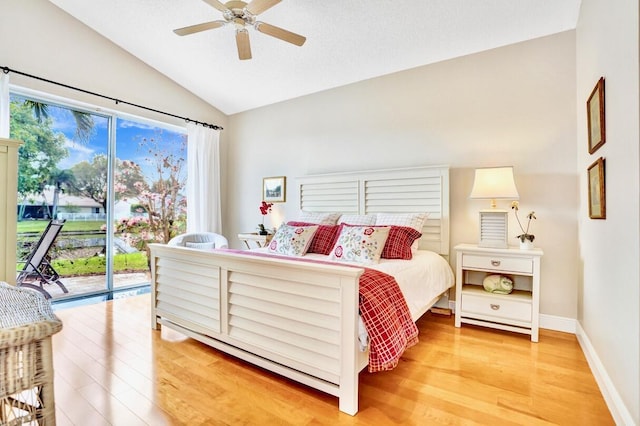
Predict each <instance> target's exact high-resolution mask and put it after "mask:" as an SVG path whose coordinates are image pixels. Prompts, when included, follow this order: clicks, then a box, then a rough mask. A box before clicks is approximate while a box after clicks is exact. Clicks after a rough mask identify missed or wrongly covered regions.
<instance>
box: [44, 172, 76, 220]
mask: <svg viewBox="0 0 640 426" xmlns="http://www.w3.org/2000/svg"><path fill="white" fill-rule="evenodd" d="M74 182H75V176H74V174H73V171H72V170H69V169H66V170H58V169H54V170H52V171H51V174H50V176H49V184H50V185H52V186H53V207H52V209H51V217H52V218H53V219H57V218H58V203H59V199H60V192H63V191H64V190H65V189H67V188H70V187H72V186H73V184H74Z"/></svg>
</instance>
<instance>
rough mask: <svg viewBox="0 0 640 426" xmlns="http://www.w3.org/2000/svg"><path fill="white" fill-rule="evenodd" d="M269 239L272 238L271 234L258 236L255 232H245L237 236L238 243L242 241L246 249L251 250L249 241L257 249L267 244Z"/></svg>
mask: <svg viewBox="0 0 640 426" xmlns="http://www.w3.org/2000/svg"><path fill="white" fill-rule="evenodd" d="M271 238H273V234H267V235H260V234H258V233H257V232H246V233H242V234H238V239H239V240H240V241H244V244H245V245H246V246H247V248H248V249H250V248H252V247H251V244H249V242H250V241H253V242H254V243H255V245H256V246H258V247H264V246H266V245H267V244H269V242H270V241H271Z"/></svg>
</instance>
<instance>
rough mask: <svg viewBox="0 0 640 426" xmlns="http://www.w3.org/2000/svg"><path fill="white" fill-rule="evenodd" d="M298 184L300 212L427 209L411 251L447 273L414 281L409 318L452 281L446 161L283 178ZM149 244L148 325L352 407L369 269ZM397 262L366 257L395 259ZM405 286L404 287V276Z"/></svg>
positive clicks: (351, 410) (363, 357) (362, 363)
mask: <svg viewBox="0 0 640 426" xmlns="http://www.w3.org/2000/svg"><path fill="white" fill-rule="evenodd" d="M296 190H297V191H298V194H297V195H298V197H297V198H298V200H299V207H300V210H301V211H305V212H313V213H317V214H322V213H333V212H339V213H341V214H344V215H379V214H383V213H389V214H391V213H393V214H407V213H413V212H427V213H428V216H427V220H426V221H425V223H424V226H423V227H422V236H421V237H420V239H419V240H418V241H417V243H418V250H417V251H416V252H415V259H416V260H417V259H424V258H426V257H430V258H432V261H434V262H435V263H436V264H438V263H440V264H444V265H445V267H444V268H445V269H447V270H448V271H449V274H447V273H444V275H445V276H449V278H446V279H445V278H438V279H437V280H436V281H440V282H439V283H436V285H433V286H429V290H425V289H422V290H418V293H421V294H419V296H418V297H413V296H409V297H408V300H407V305H408V307H409V311H410V314H411V318H412V320H414V321H415V320H417V319H418V318H419V317H420V316H422V315H423V314H424V313H425V312H426V311H427V310H428V309H429V308H430V307H431V306H432V305H433V304H434V303H436V302H437V301H438V300H439V298H440V297H441V296H442V295H443V294H444V293H446V292H447V290H448V288H450V287H451V286H452V285H453V278H452V277H453V273H452V272H451V270H450V267H449V266H448V262H447V261H448V255H449V170H448V167H441V166H438V167H419V168H409V169H394V170H380V171H365V172H357V173H338V174H327V175H316V176H306V177H302V178H298V179H297V180H296V187H295V188H293V191H292V188H289V191H290V193H291V192H293V193H294V195H295V192H296ZM150 247H151V250H150V252H151V275H152V291H151V297H152V310H151V323H152V327H153V328H154V329H157V328H158V327H159V326H160V325H162V326H166V327H170V328H172V329H174V330H177V331H179V332H181V333H183V334H185V335H187V336H190V337H192V338H194V339H197V340H199V341H201V342H203V343H205V344H207V345H210V346H212V347H213V348H216V349H218V350H221V351H223V352H226V353H228V354H230V355H233V356H236V357H238V358H241V359H243V360H245V361H247V362H250V363H252V364H255V365H257V366H259V367H262V368H265V369H267V370H270V371H273V372H275V373H277V374H280V375H283V376H285V377H288V378H290V379H293V380H296V381H298V382H300V383H303V384H305V385H308V386H311V387H313V388H316V389H318V390H320V391H323V392H326V393H329V394H331V395H335V396H337V397H338V402H339V403H338V405H339V409H340V410H341V411H343V412H345V413H347V414H350V415H355V414H356V413H357V411H358V374H359V372H360V371H361V370H362V369H364V368H365V367H366V366H367V365H368V362H369V358H368V356H369V354H368V351H367V350H365V351H363V350H361V337H362V336H361V333H360V328H361V327H360V326H359V324H360V320H361V319H360V315H359V280H360V278H361V276H362V275H363V273H364V271H365V269H363V268H361V267H354V266H353V265H351V264H336V263H329V262H324V261H323V258H322V257H319V258H317V259H312V260H315V261H308V260H307V259H305V260H304V261H300V260H299V259H294V258H286V257H282V256H275V257H274V256H265V255H255V254H250V253H246V252H239V251H235V250H212V251H206V250H197V249H192V248H185V247H169V246H166V245H160V244H152V245H151V246H150ZM304 257H305V258H306V257H308V258H312V257H313V256H304ZM401 262H402V261H381V262H380V263H379V265H371V267H372V269H373V268H378V269H385V268H390V269H394V268H398V266H397V265H398V264H399V263H401ZM412 262H413V260H412ZM385 265H387V266H385ZM389 265H390V266H389ZM427 274H429V273H427ZM425 279H426V278H425ZM399 281H402V280H399ZM398 284H401V283H400V282H398ZM426 287H427V286H425V288H426ZM401 290H402V292H403V294H404V293H405V292H406V291H407V290H406V289H404V288H402V285H401ZM294 331H295V332H294Z"/></svg>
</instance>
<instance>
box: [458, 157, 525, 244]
mask: <svg viewBox="0 0 640 426" xmlns="http://www.w3.org/2000/svg"><path fill="white" fill-rule="evenodd" d="M469 198H471V199H474V200H485V199H486V200H491V208H490V209H487V210H480V241H479V242H478V246H479V247H491V248H507V247H508V244H507V232H508V230H509V226H508V216H507V215H508V213H509V212H508V211H507V210H501V209H497V208H496V200H517V199H518V198H519V195H518V190H517V189H516V183H515V181H514V179H513V167H487V168H482V169H476V175H475V179H474V181H473V188H472V189H471V195H469Z"/></svg>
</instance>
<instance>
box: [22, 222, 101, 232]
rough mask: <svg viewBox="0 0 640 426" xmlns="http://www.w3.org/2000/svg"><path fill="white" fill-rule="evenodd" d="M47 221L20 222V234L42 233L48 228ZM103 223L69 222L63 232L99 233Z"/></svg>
mask: <svg viewBox="0 0 640 426" xmlns="http://www.w3.org/2000/svg"><path fill="white" fill-rule="evenodd" d="M48 223H49V221H47V220H24V221H22V222H18V234H20V233H23V232H42V231H44V228H46V227H47V224H48ZM104 224H105V222H103V221H98V220H96V221H79V220H74V221H67V222H65V224H64V226H63V227H62V231H63V232H64V231H99V230H100V228H101V227H102V225H104Z"/></svg>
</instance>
